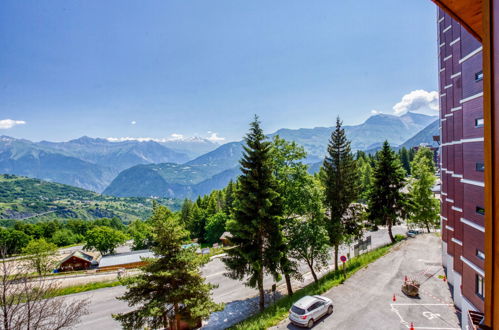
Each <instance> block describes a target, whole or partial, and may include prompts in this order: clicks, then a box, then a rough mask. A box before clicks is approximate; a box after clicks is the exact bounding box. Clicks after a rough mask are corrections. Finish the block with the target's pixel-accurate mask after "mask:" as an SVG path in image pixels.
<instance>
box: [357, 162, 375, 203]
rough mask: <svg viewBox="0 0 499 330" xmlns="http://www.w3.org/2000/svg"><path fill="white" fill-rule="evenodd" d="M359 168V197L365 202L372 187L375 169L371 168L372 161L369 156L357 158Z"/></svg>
mask: <svg viewBox="0 0 499 330" xmlns="http://www.w3.org/2000/svg"><path fill="white" fill-rule="evenodd" d="M357 168H358V172H359V181H360V192H359V197H360V199H361V200H362V201H363V202H365V201H366V200H367V196H368V192H369V189H371V185H372V177H373V168H372V167H371V161H370V160H369V158H368V157H367V156H361V157H357Z"/></svg>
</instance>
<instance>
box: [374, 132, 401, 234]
mask: <svg viewBox="0 0 499 330" xmlns="http://www.w3.org/2000/svg"><path fill="white" fill-rule="evenodd" d="M404 186H405V171H404V169H403V168H402V164H401V163H400V159H399V157H398V156H397V155H396V154H395V153H394V152H393V150H392V149H391V148H390V145H389V144H388V142H387V141H385V142H384V143H383V148H382V149H381V150H380V151H379V152H378V153H377V160H376V166H375V167H374V176H373V184H372V188H371V190H370V191H369V199H368V205H369V220H370V221H371V222H372V223H373V224H374V225H383V226H387V227H388V234H389V236H390V240H391V241H392V243H394V242H395V238H394V236H393V233H392V226H393V225H395V224H397V223H398V221H399V219H400V218H401V217H403V216H405V213H406V211H407V210H406V206H407V198H406V196H405V194H404V193H403V192H402V188H404Z"/></svg>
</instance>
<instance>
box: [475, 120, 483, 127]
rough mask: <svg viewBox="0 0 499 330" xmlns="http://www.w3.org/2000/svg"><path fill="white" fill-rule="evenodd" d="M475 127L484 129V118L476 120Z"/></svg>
mask: <svg viewBox="0 0 499 330" xmlns="http://www.w3.org/2000/svg"><path fill="white" fill-rule="evenodd" d="M475 127H483V118H477V119H475Z"/></svg>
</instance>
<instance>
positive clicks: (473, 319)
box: [468, 311, 491, 330]
mask: <svg viewBox="0 0 499 330" xmlns="http://www.w3.org/2000/svg"><path fill="white" fill-rule="evenodd" d="M483 317H484V315H483V313H480V312H475V311H468V324H469V328H470V329H473V330H480V329H482V330H487V329H491V328H489V327H487V326H484V325H482V324H480V323H481V322H482V321H483Z"/></svg>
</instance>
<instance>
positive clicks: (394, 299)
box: [392, 293, 397, 301]
mask: <svg viewBox="0 0 499 330" xmlns="http://www.w3.org/2000/svg"><path fill="white" fill-rule="evenodd" d="M392 300H393V301H397V298H396V297H395V293H394V294H393V298H392Z"/></svg>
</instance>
